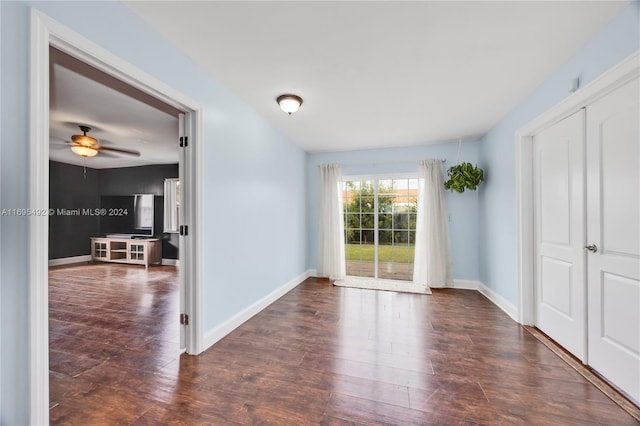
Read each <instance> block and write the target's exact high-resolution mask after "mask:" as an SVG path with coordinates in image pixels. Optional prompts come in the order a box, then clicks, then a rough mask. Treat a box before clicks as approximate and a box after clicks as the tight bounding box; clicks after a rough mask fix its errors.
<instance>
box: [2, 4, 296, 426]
mask: <svg viewBox="0 0 640 426" xmlns="http://www.w3.org/2000/svg"><path fill="white" fill-rule="evenodd" d="M29 5H34V7H36V8H37V9H39V10H41V11H43V12H44V13H45V14H47V15H49V16H51V17H52V18H53V19H55V20H57V21H59V22H61V23H63V24H65V25H67V26H68V27H70V28H73V29H74V30H75V31H76V32H78V33H80V34H81V35H83V36H84V37H86V38H88V39H90V40H91V41H93V42H95V43H96V44H98V45H100V46H102V47H104V48H105V49H107V50H109V51H111V52H112V53H114V54H115V55H117V56H119V57H121V58H123V59H124V60H126V61H128V62H130V63H132V64H133V65H135V66H137V67H139V68H141V69H142V70H144V71H145V72H147V73H148V74H151V75H152V76H154V77H156V78H158V79H160V80H162V81H164V82H165V83H167V84H168V85H170V86H172V87H173V88H175V89H176V90H178V91H180V92H182V93H184V94H185V95H187V96H189V97H191V98H192V99H194V100H195V101H196V102H198V103H200V104H201V105H202V106H203V108H204V110H203V111H204V140H203V141H202V143H203V150H202V152H203V166H204V178H203V187H204V198H203V203H202V207H203V211H202V217H203V219H204V222H205V223H204V224H203V229H199V230H198V229H194V230H193V231H194V232H198V233H199V234H200V235H201V238H202V241H203V243H204V248H203V253H202V260H203V276H204V283H203V285H204V301H203V305H204V330H205V331H207V330H209V329H211V328H213V327H215V326H216V325H217V324H220V323H221V322H222V321H224V320H226V319H228V318H229V317H230V316H232V315H234V314H236V313H237V312H238V311H240V310H241V309H243V308H246V307H248V306H249V305H251V304H253V303H254V302H256V301H257V300H258V299H260V298H262V297H263V296H265V295H267V294H269V293H270V292H272V291H273V290H275V289H276V288H278V287H280V286H282V285H284V284H285V283H286V282H288V281H289V280H291V279H292V278H294V277H296V276H298V275H299V274H301V273H303V272H304V271H305V269H306V247H307V241H306V238H307V235H306V229H307V226H306V213H305V209H306V205H305V203H306V194H305V191H306V172H305V168H306V154H305V153H304V152H303V151H302V150H301V149H300V148H298V147H297V146H296V145H294V144H293V143H292V142H291V141H289V140H288V139H286V138H285V137H284V136H282V135H281V134H280V133H279V132H277V131H275V130H274V129H273V128H272V127H271V126H270V125H269V124H268V123H267V122H266V120H265V119H264V118H262V117H261V116H259V115H258V114H257V113H256V112H255V111H254V110H253V109H251V108H249V107H248V106H247V105H246V104H244V103H243V102H242V101H241V100H239V98H237V97H236V96H235V95H233V94H232V93H231V92H230V91H229V90H227V89H226V88H225V87H224V86H222V85H221V84H220V83H219V82H217V81H216V80H214V79H213V78H211V77H210V76H209V75H207V74H206V73H205V72H204V71H203V70H202V69H200V68H199V67H198V66H197V65H195V63H193V62H192V61H191V60H190V59H189V58H188V57H187V56H186V55H184V54H183V53H181V52H180V51H178V50H177V49H175V48H174V47H173V46H171V45H170V44H169V43H168V42H166V41H165V40H164V39H163V38H162V37H160V36H159V35H158V34H157V33H156V32H155V31H154V30H153V29H151V28H150V27H149V26H147V24H145V23H144V22H143V21H142V20H141V19H139V18H138V17H137V15H135V14H134V13H133V12H132V11H131V10H130V9H128V8H127V7H126V6H124V5H123V4H121V3H119V2H42V3H36V2H27V3H23V2H4V1H3V2H0V7H1V19H2V28H1V31H2V33H1V36H2V40H1V43H2V44H1V64H2V75H1V83H2V86H1V103H2V129H1V137H2V139H1V141H0V161H1V163H0V166H1V167H0V184H1V185H2V187H1V189H2V191H1V193H0V203H1V204H0V206H1V207H3V208H12V207H13V208H26V207H28V182H29V161H28V156H29V148H28V147H29V141H28V135H29V38H30V35H29ZM274 107H276V105H275V104H274ZM0 227H1V229H2V242H1V244H2V245H1V251H0V253H1V255H2V258H1V259H0V262H1V264H2V271H1V272H0V279H1V281H0V293H1V294H2V298H1V303H2V305H1V314H0V315H1V321H2V322H1V328H0V333H1V335H0V345H1V347H2V348H3V349H5V348H11V350H10V351H6V350H3V352H2V364H1V365H0V373H1V379H0V380H1V383H0V395H1V401H0V404H1V405H0V407H1V410H0V413H1V414H0V423H1V424H26V423H27V419H28V410H29V393H28V391H29V389H28V371H29V369H28V356H27V354H28V351H29V348H28V332H29V327H28V313H29V309H28V291H27V289H28V277H29V270H28V263H27V261H28V256H29V247H28V235H29V228H28V225H27V220H26V219H24V218H14V217H2V218H1V219H0Z"/></svg>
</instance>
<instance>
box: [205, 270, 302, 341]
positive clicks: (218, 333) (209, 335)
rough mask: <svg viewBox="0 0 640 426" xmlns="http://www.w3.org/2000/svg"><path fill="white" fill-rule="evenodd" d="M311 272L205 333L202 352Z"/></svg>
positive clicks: (291, 288) (296, 278) (291, 281)
mask: <svg viewBox="0 0 640 426" xmlns="http://www.w3.org/2000/svg"><path fill="white" fill-rule="evenodd" d="M312 272H314V273H315V271H314V270H311V269H309V270H307V271H305V272H303V273H302V274H300V275H298V276H297V277H295V278H293V279H291V280H289V281H288V282H287V283H285V284H284V285H283V286H282V287H279V288H277V289H275V290H274V291H272V292H271V293H269V294H267V295H266V296H264V297H263V298H262V299H260V300H258V301H257V302H255V303H254V304H252V305H250V306H248V307H246V308H245V309H243V310H241V311H240V312H238V313H237V314H235V315H234V316H232V317H231V318H229V319H227V320H226V321H224V322H222V323H221V324H218V325H217V326H215V327H214V328H212V329H211V330H209V331H207V332H205V334H204V341H203V342H202V343H203V345H202V352H204V351H206V350H207V349H209V348H210V347H211V346H213V345H214V344H215V343H216V342H218V341H219V340H220V339H222V338H223V337H224V336H226V335H227V334H229V333H231V332H232V331H233V330H235V329H236V328H238V327H240V326H241V325H242V324H243V323H245V322H246V321H248V320H249V319H251V318H252V317H253V316H254V315H256V314H258V313H259V312H260V311H262V310H263V309H264V308H266V307H267V306H269V305H270V304H272V303H273V302H275V301H276V300H278V299H279V298H281V297H282V296H284V295H285V294H286V293H288V292H289V291H291V290H293V289H294V288H295V287H297V286H298V285H299V284H300V283H302V282H303V281H304V280H306V279H307V278H309V277H311V276H313V275H312Z"/></svg>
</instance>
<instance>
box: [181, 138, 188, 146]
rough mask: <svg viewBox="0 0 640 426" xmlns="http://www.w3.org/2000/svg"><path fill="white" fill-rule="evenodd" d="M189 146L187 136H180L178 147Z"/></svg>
mask: <svg viewBox="0 0 640 426" xmlns="http://www.w3.org/2000/svg"><path fill="white" fill-rule="evenodd" d="M188 146H189V137H188V136H180V148H186V147H188Z"/></svg>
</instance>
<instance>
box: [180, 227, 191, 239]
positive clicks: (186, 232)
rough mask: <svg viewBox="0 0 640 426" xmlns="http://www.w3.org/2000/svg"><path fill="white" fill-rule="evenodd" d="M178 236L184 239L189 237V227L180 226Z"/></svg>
mask: <svg viewBox="0 0 640 426" xmlns="http://www.w3.org/2000/svg"><path fill="white" fill-rule="evenodd" d="M180 235H182V236H184V237H186V236H187V235H189V225H180Z"/></svg>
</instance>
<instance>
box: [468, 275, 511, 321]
mask: <svg viewBox="0 0 640 426" xmlns="http://www.w3.org/2000/svg"><path fill="white" fill-rule="evenodd" d="M479 284H480V285H479V287H478V291H479V292H480V293H481V294H482V295H483V296H484V297H486V298H487V299H489V300H490V301H491V302H493V304H494V305H496V306H497V307H498V308H500V309H502V310H503V311H504V313H505V314H507V315H509V316H510V317H511V319H513V320H514V321H515V322H517V323H520V321H519V320H518V308H517V307H516V305H514V304H513V303H511V302H509V301H508V300H507V299H505V298H504V297H502V296H500V295H499V294H498V293H496V292H495V291H493V290H492V289H490V288H489V287H487V286H486V285H484V284H483V283H479Z"/></svg>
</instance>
